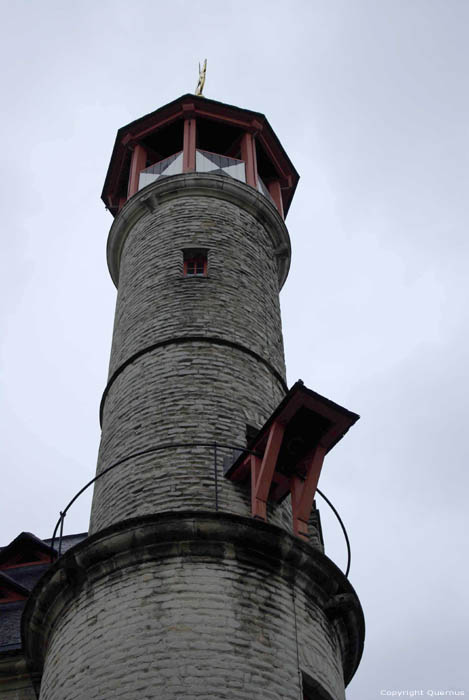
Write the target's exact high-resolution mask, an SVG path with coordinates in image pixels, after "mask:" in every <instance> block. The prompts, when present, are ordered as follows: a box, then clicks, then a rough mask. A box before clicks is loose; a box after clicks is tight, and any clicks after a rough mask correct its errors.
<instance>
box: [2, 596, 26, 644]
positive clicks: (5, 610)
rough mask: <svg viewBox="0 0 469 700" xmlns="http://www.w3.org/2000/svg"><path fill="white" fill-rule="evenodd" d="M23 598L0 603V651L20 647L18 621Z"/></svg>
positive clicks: (21, 610) (19, 620) (22, 606)
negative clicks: (12, 601)
mask: <svg viewBox="0 0 469 700" xmlns="http://www.w3.org/2000/svg"><path fill="white" fill-rule="evenodd" d="M24 605H25V601H24V600H19V601H15V602H14V603H0V653H1V652H2V651H12V650H13V649H21V633H20V623H21V614H22V612H23V608H24Z"/></svg>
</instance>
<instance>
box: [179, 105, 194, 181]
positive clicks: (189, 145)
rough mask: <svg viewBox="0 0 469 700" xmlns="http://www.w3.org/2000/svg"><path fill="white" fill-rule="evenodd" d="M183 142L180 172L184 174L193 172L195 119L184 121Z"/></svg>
mask: <svg viewBox="0 0 469 700" xmlns="http://www.w3.org/2000/svg"><path fill="white" fill-rule="evenodd" d="M183 138H184V141H183V151H184V154H183V156H182V170H183V172H185V173H192V172H194V171H195V144H196V122H195V119H191V118H190V117H189V118H188V119H184V137H183Z"/></svg>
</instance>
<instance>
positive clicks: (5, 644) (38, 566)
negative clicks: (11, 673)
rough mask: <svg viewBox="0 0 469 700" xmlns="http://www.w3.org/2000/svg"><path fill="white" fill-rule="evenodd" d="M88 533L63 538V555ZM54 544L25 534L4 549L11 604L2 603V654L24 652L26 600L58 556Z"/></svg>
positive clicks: (1, 571)
mask: <svg viewBox="0 0 469 700" xmlns="http://www.w3.org/2000/svg"><path fill="white" fill-rule="evenodd" d="M86 536H87V533H86V532H83V533H80V534H77V535H66V536H64V537H63V538H62V553H64V552H66V551H67V550H68V549H70V547H73V546H74V545H75V544H78V543H79V542H81V541H82V540H84V539H85V537H86ZM50 542H51V540H50V539H48V540H41V539H39V537H36V536H35V535H33V534H32V533H31V532H21V533H20V534H19V535H18V537H15V539H14V540H13V541H12V542H10V544H8V545H7V546H6V547H1V548H0V588H1V589H2V591H4V592H6V593H7V594H8V595H7V597H9V595H10V594H11V598H12V599H11V600H7V601H6V602H1V603H0V654H2V653H3V652H11V651H15V650H20V649H21V634H20V622H21V614H22V612H23V608H24V606H25V604H26V600H27V598H28V596H29V594H30V592H31V591H32V589H33V588H34V586H35V585H36V583H37V581H38V580H39V579H40V577H41V576H42V575H43V574H44V573H45V572H46V571H47V569H48V568H49V566H50V564H51V555H54V554H55V555H56V554H57V547H58V543H57V544H56V546H55V547H54V549H52V548H51V546H50Z"/></svg>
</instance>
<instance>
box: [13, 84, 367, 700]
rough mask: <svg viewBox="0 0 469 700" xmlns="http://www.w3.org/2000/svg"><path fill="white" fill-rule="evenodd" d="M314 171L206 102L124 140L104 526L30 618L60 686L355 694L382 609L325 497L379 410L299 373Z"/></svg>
mask: <svg viewBox="0 0 469 700" xmlns="http://www.w3.org/2000/svg"><path fill="white" fill-rule="evenodd" d="M297 181H298V175H297V173H296V171H295V169H294V167H293V165H292V164H291V162H290V160H289V158H288V156H287V154H286V153H285V151H284V149H283V148H282V146H281V144H280V142H279V141H278V139H277V137H276V135H275V134H274V132H273V131H272V129H271V127H270V125H269V124H268V122H267V120H266V119H265V117H264V116H263V115H261V114H259V113H256V112H251V111H248V110H241V109H239V108H236V107H232V106H229V105H223V104H221V103H219V102H215V101H213V100H206V99H205V98H202V97H195V96H193V95H185V96H183V97H181V98H179V99H178V100H175V101H174V102H172V103H170V104H169V105H166V106H165V107H163V108H161V109H160V110H157V111H156V112H153V113H152V114H150V115H147V116H146V117H143V118H141V119H139V120H137V121H135V122H133V123H132V124H129V125H128V126H126V127H123V128H122V129H120V130H119V132H118V134H117V139H116V144H115V146H114V150H113V154H112V158H111V163H110V166H109V170H108V174H107V177H106V182H105V185H104V190H103V199H104V201H105V203H106V205H107V207H108V208H109V210H110V211H111V213H112V214H113V216H114V217H115V218H114V222H113V224H112V227H111V231H110V234H109V239H108V247H107V255H108V266H109V270H110V273H111V276H112V279H113V281H114V283H115V284H116V286H117V288H118V297H117V305H116V315H115V324H114V334H113V342H112V351H111V361H110V369H109V376H108V381H107V385H106V387H105V390H104V394H103V397H102V401H101V407H100V417H101V423H102V439H101V446H100V451H99V457H98V466H97V478H96V481H95V485H94V496H93V505H92V513H91V524H90V534H89V537H88V538H87V539H86V540H84V541H83V542H81V543H80V544H79V545H77V546H75V547H73V548H72V549H70V550H69V551H67V552H66V554H65V555H64V556H62V557H60V558H59V559H58V560H57V561H56V562H55V563H54V565H53V566H51V568H50V569H49V570H48V572H47V574H46V575H45V576H44V578H43V579H42V581H41V582H40V584H39V585H38V586H37V587H36V588H35V590H34V592H33V594H32V595H31V597H30V599H29V601H28V604H27V606H26V609H25V613H24V617H23V621H22V634H23V646H24V650H25V655H26V658H27V661H28V665H29V669H30V672H31V676H32V678H33V681H34V683H35V686H36V688H37V689H38V690H40V695H39V697H40V700H85V699H86V700H115V699H116V698H119V700H135V699H136V698H145V699H146V700H156V699H157V698H158V699H159V698H164V700H179V699H180V698H183V697H184V698H187V699H188V700H221V699H222V698H226V699H229V700H252V699H253V698H265V699H266V700H267V698H269V700H299V699H300V698H301V699H302V700H318V699H319V698H320V699H321V700H344V699H345V686H346V685H347V683H348V682H349V681H350V679H351V678H352V676H353V674H354V672H355V670H356V668H357V666H358V663H359V661H360V657H361V653H362V649H363V640H364V622H363V614H362V610H361V607H360V603H359V600H358V598H357V596H356V594H355V591H354V590H353V588H352V586H351V585H350V583H349V581H348V579H347V578H346V576H345V575H344V574H343V573H342V572H341V571H340V570H339V569H338V568H337V567H336V566H335V565H334V564H333V563H332V562H331V561H330V560H329V559H328V558H327V557H326V556H325V554H324V552H323V546H322V539H321V533H320V525H319V519H318V515H317V512H316V511H315V508H314V505H313V498H314V493H315V489H316V484H317V480H318V478H319V473H320V470H321V466H322V461H323V459H324V456H325V455H326V453H327V452H328V451H329V450H330V449H331V448H332V447H333V446H334V445H335V444H336V442H337V441H338V440H340V439H341V437H342V436H343V435H344V434H345V432H346V431H347V430H348V429H349V427H350V426H351V425H353V423H354V422H355V421H356V420H357V418H358V416H357V415H356V414H353V413H351V412H349V411H347V410H346V409H344V408H342V407H340V406H337V405H336V404H334V403H333V402H331V401H329V400H327V399H325V398H324V397H321V396H319V395H318V394H316V393H315V392H313V391H311V390H309V389H307V388H306V387H304V386H303V384H302V383H301V382H297V383H296V384H295V385H294V386H293V387H292V388H291V389H290V390H288V387H287V385H286V379H285V362H284V354H283V340H282V330H281V319H280V307H279V291H280V289H281V287H282V285H283V283H284V281H285V279H286V276H287V274H288V269H289V264H290V240H289V236H288V232H287V229H286V227H285V223H284V217H285V215H286V212H287V211H288V207H289V205H290V203H291V199H292V196H293V193H294V190H295V187H296V184H297Z"/></svg>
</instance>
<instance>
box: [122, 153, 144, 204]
mask: <svg viewBox="0 0 469 700" xmlns="http://www.w3.org/2000/svg"><path fill="white" fill-rule="evenodd" d="M146 164H147V152H146V150H145V149H144V148H143V146H142V145H141V144H140V143H137V144H136V146H135V148H134V150H133V151H132V160H131V163H130V177H129V188H128V192H127V198H128V199H130V197H133V195H134V194H136V193H137V192H138V181H139V178H140V173H141V171H142V170H144V169H145V166H146Z"/></svg>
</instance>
